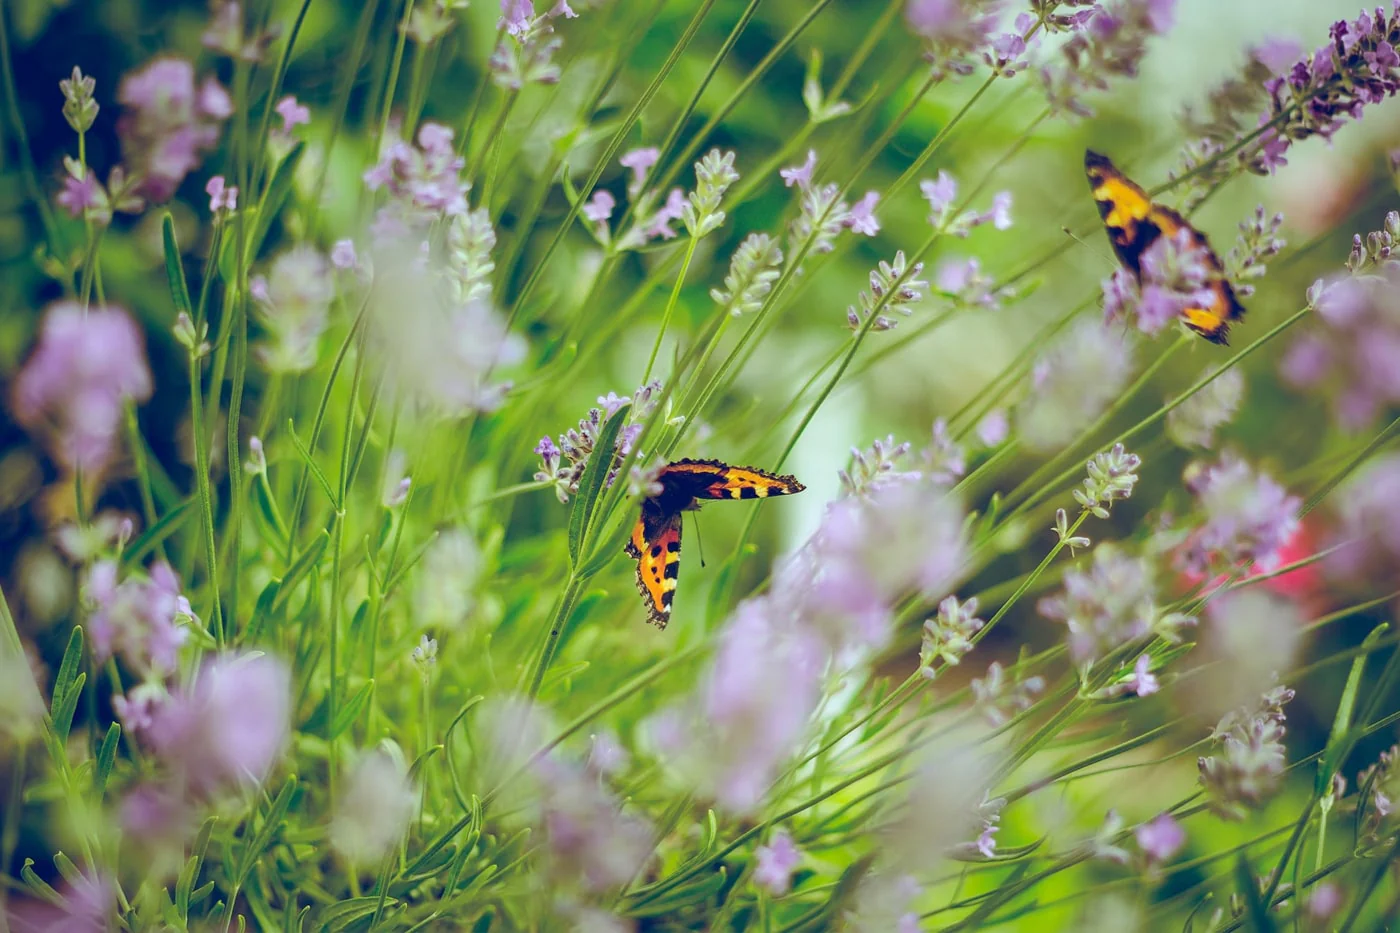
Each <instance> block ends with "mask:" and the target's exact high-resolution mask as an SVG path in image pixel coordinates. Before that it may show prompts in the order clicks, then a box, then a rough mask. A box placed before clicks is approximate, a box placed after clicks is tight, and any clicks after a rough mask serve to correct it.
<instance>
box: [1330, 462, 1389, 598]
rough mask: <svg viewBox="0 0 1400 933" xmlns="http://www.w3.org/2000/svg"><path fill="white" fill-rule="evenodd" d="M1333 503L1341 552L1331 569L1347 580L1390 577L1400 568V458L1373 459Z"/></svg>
mask: <svg viewBox="0 0 1400 933" xmlns="http://www.w3.org/2000/svg"><path fill="white" fill-rule="evenodd" d="M1337 493H1338V494H1337V495H1336V496H1333V497H1332V498H1331V499H1330V500H1329V501H1331V502H1333V503H1335V509H1336V513H1337V518H1338V528H1337V532H1336V534H1337V549H1336V550H1334V551H1333V552H1332V553H1331V554H1330V555H1329V556H1328V558H1327V567H1328V568H1329V569H1330V570H1332V571H1334V572H1336V573H1338V574H1341V575H1342V576H1345V577H1350V578H1357V577H1360V576H1362V575H1364V574H1366V573H1375V574H1377V575H1378V576H1382V577H1388V576H1390V575H1391V574H1392V573H1393V572H1394V568H1396V567H1397V566H1400V454H1394V453H1391V454H1383V455H1381V456H1378V457H1375V458H1373V459H1371V460H1370V461H1369V462H1368V463H1366V464H1365V466H1364V467H1363V468H1362V469H1361V471H1360V472H1359V473H1357V474H1356V475H1355V476H1353V477H1351V478H1350V479H1348V480H1347V482H1346V483H1345V485H1343V486H1342V487H1341V488H1340V489H1339V490H1337Z"/></svg>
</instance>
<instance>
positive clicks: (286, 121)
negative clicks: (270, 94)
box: [273, 94, 311, 135]
mask: <svg viewBox="0 0 1400 933" xmlns="http://www.w3.org/2000/svg"><path fill="white" fill-rule="evenodd" d="M273 109H274V110H276V111H277V115H278V116H279V117H281V118H282V128H281V131H282V132H283V133H286V134H288V135H291V132H292V130H293V129H294V128H295V127H298V126H304V125H306V124H309V123H310V122H311V108H309V107H305V106H303V105H302V104H299V103H297V99H296V98H295V97H293V96H292V95H291V94H288V95H287V96H286V97H284V98H282V99H281V100H279V101H278V102H277V106H276V107H274V108H273Z"/></svg>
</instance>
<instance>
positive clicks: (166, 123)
mask: <svg viewBox="0 0 1400 933" xmlns="http://www.w3.org/2000/svg"><path fill="white" fill-rule="evenodd" d="M117 99H118V100H119V101H120V102H121V103H122V105H123V106H124V107H125V110H124V111H123V114H122V117H121V118H120V119H119V120H118V121H117V134H118V135H119V136H120V137H121V140H122V150H123V152H124V153H125V155H126V162H127V164H128V165H129V166H131V167H132V169H133V170H134V173H135V174H136V176H137V177H138V178H140V185H139V193H140V194H142V195H144V196H145V197H148V198H150V199H151V200H153V201H166V200H169V199H170V197H171V196H172V195H173V194H174V193H175V189H176V188H177V187H179V185H180V183H181V182H182V181H184V179H185V176H186V175H188V174H189V173H190V172H191V171H193V170H194V169H195V168H197V167H198V166H199V163H200V161H201V159H202V158H203V156H204V154H205V153H206V152H209V151H211V150H213V149H214V147H215V146H216V145H217V144H218V141H219V131H220V126H221V124H222V122H223V121H224V120H226V119H227V118H228V117H229V115H230V114H232V113H233V102H232V101H231V100H230V99H229V96H228V93H227V92H226V91H225V90H224V89H223V87H222V86H221V85H220V84H219V83H218V82H217V81H215V80H214V79H213V78H206V79H205V80H204V82H203V83H202V84H200V85H198V86H196V85H195V74H194V66H193V65H192V64H190V63H189V62H188V61H185V60H184V59H179V58H157V59H155V60H154V61H152V62H151V63H150V64H148V65H147V66H146V67H145V68H143V69H141V70H140V71H137V72H133V73H132V74H129V75H127V76H126V77H125V78H123V79H122V83H121V86H120V88H119V89H118V91H117Z"/></svg>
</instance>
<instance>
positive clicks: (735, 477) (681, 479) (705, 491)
mask: <svg viewBox="0 0 1400 933" xmlns="http://www.w3.org/2000/svg"><path fill="white" fill-rule="evenodd" d="M660 479H661V483H662V484H663V485H670V484H673V483H674V484H675V485H676V486H679V487H682V488H684V489H685V491H686V492H687V493H688V494H689V495H690V496H692V497H694V498H696V499H765V498H767V497H769V496H790V495H792V494H794V493H799V492H801V491H802V490H804V489H806V488H807V487H806V486H803V485H802V484H801V483H799V482H798V481H797V478H796V477H793V476H786V475H781V474H777V473H769V472H767V471H765V470H759V469H755V468H754V467H739V466H730V465H729V464H727V463H721V462H720V461H718V460H677V461H676V462H675V463H668V464H667V465H666V466H665V468H663V469H662V471H661V477H660Z"/></svg>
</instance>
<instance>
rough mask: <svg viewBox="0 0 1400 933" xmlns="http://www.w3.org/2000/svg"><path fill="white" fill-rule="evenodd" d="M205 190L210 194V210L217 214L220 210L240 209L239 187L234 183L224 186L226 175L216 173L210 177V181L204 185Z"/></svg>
mask: <svg viewBox="0 0 1400 933" xmlns="http://www.w3.org/2000/svg"><path fill="white" fill-rule="evenodd" d="M204 191H205V193H206V194H208V195H209V212H210V213H211V214H217V213H218V212H219V211H236V210H238V189H237V188H236V187H233V186H232V185H230V186H228V187H225V186H224V176H222V175H215V176H214V177H213V178H211V179H209V183H208V184H207V185H205V186H204Z"/></svg>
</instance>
